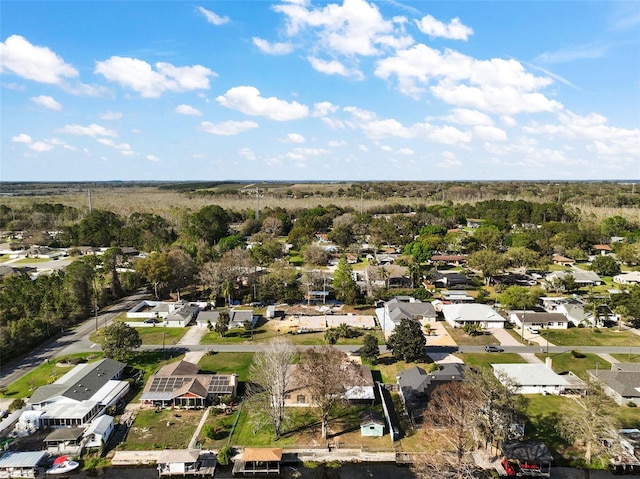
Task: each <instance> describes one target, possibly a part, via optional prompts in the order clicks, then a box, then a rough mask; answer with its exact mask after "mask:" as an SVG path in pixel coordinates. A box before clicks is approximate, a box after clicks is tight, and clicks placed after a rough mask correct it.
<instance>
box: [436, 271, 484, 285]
mask: <svg viewBox="0 0 640 479" xmlns="http://www.w3.org/2000/svg"><path fill="white" fill-rule="evenodd" d="M433 283H434V284H435V285H436V287H438V288H448V289H460V288H465V287H467V286H475V284H476V283H475V282H474V281H473V279H471V278H468V277H467V276H466V275H465V274H463V273H440V272H437V271H436V272H435V273H434V276H433Z"/></svg>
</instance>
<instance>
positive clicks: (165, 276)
mask: <svg viewBox="0 0 640 479" xmlns="http://www.w3.org/2000/svg"><path fill="white" fill-rule="evenodd" d="M135 268H136V271H137V272H138V273H139V274H140V275H141V276H142V277H143V278H144V279H146V280H147V281H148V282H149V284H150V285H151V286H152V287H153V292H154V295H155V297H156V299H159V298H160V289H161V287H162V286H165V285H167V284H169V282H170V281H171V279H172V277H173V269H172V268H171V261H170V259H169V254H168V253H166V252H162V253H159V252H153V253H151V254H150V255H149V256H147V257H146V258H142V259H140V260H138V261H136V263H135Z"/></svg>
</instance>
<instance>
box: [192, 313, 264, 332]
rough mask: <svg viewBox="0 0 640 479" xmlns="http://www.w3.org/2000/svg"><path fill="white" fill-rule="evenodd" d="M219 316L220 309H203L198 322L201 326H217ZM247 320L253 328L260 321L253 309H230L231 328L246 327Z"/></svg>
mask: <svg viewBox="0 0 640 479" xmlns="http://www.w3.org/2000/svg"><path fill="white" fill-rule="evenodd" d="M219 316H220V311H212V310H207V311H201V312H200V313H198V318H197V319H196V324H197V325H198V327H200V328H206V327H208V326H209V324H211V325H212V326H215V325H216V323H217V322H218V317H219ZM247 321H248V322H249V323H250V324H251V328H254V327H255V325H256V323H257V322H258V316H257V315H255V314H254V313H253V310H251V309H235V308H232V309H230V310H229V329H234V328H244V327H245V326H244V325H245V324H246V323H247Z"/></svg>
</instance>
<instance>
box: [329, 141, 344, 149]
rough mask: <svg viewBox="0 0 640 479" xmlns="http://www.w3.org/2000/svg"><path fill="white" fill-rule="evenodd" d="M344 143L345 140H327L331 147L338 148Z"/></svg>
mask: <svg viewBox="0 0 640 479" xmlns="http://www.w3.org/2000/svg"><path fill="white" fill-rule="evenodd" d="M346 145H347V142H346V141H344V140H331V141H330V142H329V146H330V147H331V148H339V147H341V146H346Z"/></svg>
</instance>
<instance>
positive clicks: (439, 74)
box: [375, 44, 562, 114]
mask: <svg viewBox="0 0 640 479" xmlns="http://www.w3.org/2000/svg"><path fill="white" fill-rule="evenodd" d="M375 75H376V76H378V77H379V78H382V79H385V80H387V79H389V78H391V77H397V81H398V90H399V91H400V92H401V93H404V94H406V95H409V96H411V97H413V98H416V99H417V98H419V97H420V96H421V95H422V94H423V93H424V92H425V91H426V89H427V87H429V91H430V92H431V94H433V95H434V96H435V97H436V98H439V99H441V100H443V101H445V102H447V103H449V104H452V105H458V106H464V107H469V108H476V109H480V110H486V111H492V112H497V113H503V114H514V113H520V112H540V111H557V110H559V109H561V108H562V105H561V104H560V103H559V102H557V101H555V100H549V99H548V98H547V97H545V96H544V95H543V94H542V93H540V92H539V90H541V89H542V88H545V87H547V86H549V85H551V84H552V83H553V80H552V79H551V78H549V77H548V76H536V75H533V74H531V73H530V72H528V71H526V70H525V68H524V67H523V65H522V64H521V63H519V62H518V61H516V60H512V59H511V60H503V59H500V58H493V59H490V60H476V59H474V58H472V57H469V56H467V55H464V54H461V53H459V52H456V51H454V50H445V51H443V52H440V51H438V50H435V49H433V48H430V47H428V46H427V45H424V44H418V45H415V46H413V47H411V48H410V49H407V50H401V51H398V52H397V53H396V54H395V56H392V57H388V58H385V59H382V60H380V61H378V62H377V65H376V69H375Z"/></svg>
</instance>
